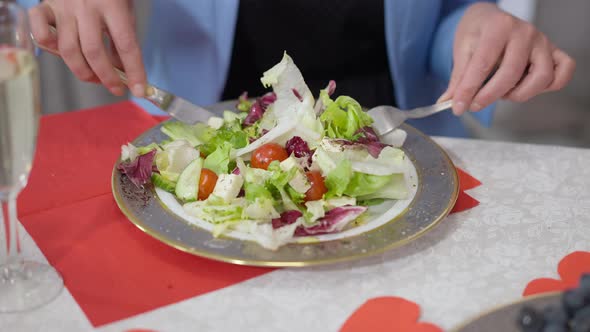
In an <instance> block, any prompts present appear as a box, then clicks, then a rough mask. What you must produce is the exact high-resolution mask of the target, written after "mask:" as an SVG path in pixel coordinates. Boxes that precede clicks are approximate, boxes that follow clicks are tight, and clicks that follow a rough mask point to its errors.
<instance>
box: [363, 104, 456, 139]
mask: <svg viewBox="0 0 590 332" xmlns="http://www.w3.org/2000/svg"><path fill="white" fill-rule="evenodd" d="M451 107H453V101H452V100H447V101H444V102H442V103H438V104H434V105H430V106H425V107H419V108H415V109H413V110H408V111H403V110H400V109H399V108H396V107H393V106H377V107H373V108H371V109H370V110H368V111H367V113H369V115H370V116H371V117H372V118H373V119H375V120H376V121H375V122H373V129H375V132H376V133H377V135H379V136H383V135H386V134H388V133H390V132H392V131H393V130H395V129H396V128H398V127H399V126H401V124H402V123H404V122H406V120H408V119H420V118H425V117H427V116H431V115H433V114H436V113H439V112H442V111H444V110H447V109H449V108H451Z"/></svg>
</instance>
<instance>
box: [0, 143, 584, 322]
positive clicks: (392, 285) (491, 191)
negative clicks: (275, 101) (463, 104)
mask: <svg viewBox="0 0 590 332" xmlns="http://www.w3.org/2000/svg"><path fill="white" fill-rule="evenodd" d="M436 140H437V142H438V143H440V144H441V145H442V146H443V147H444V148H445V149H446V150H447V151H448V152H449V154H450V155H451V158H452V159H453V161H454V162H455V163H456V164H457V166H459V167H462V168H463V169H465V170H466V171H468V172H469V173H470V174H472V175H473V176H475V177H476V178H478V179H479V180H481V181H482V182H483V185H482V186H480V187H478V188H476V189H473V190H471V191H469V192H468V193H469V194H470V195H471V196H473V197H475V198H476V199H477V200H479V201H480V202H481V205H480V206H478V207H476V208H474V209H472V210H469V211H466V212H462V213H458V214H454V215H451V216H449V217H448V218H447V219H446V220H445V221H443V222H442V223H441V224H440V225H439V226H438V227H436V228H435V229H434V230H432V231H431V232H429V233H428V234H427V235H426V236H424V237H422V238H420V239H418V240H417V241H415V242H413V243H411V244H409V245H407V246H405V247H402V248H399V249H396V250H393V251H391V252H388V253H386V254H384V255H381V256H378V257H373V258H369V259H365V260H361V261H357V262H353V263H346V264H339V265H333V266H327V267H318V268H304V269H282V270H277V271H274V272H271V273H269V274H266V275H263V276H260V277H257V278H254V279H252V280H250V281H246V282H243V283H240V284H237V285H235V286H231V287H228V288H225V289H222V290H219V291H215V292H213V293H209V294H206V295H203V296H199V297H196V298H193V299H189V300H186V301H183V302H180V303H177V304H173V305H170V306H167V307H163V308H160V309H157V310H154V311H151V312H148V313H145V314H142V315H139V316H136V317H132V318H129V319H126V320H123V321H119V322H115V323H112V324H109V325H106V326H102V327H100V328H98V329H96V330H97V331H104V332H106V331H116V332H122V331H125V330H127V329H131V328H149V329H154V330H157V331H159V332H167V331H306V332H311V331H336V330H338V328H339V327H340V326H341V325H342V324H343V323H344V322H345V321H346V319H347V318H348V317H349V316H350V315H351V314H352V313H353V312H354V310H355V309H357V308H358V307H359V306H360V305H361V304H363V303H364V302H365V301H366V300H368V299H370V298H373V297H379V296H400V297H404V298H406V299H408V300H411V301H414V302H416V303H418V304H419V305H420V306H421V307H422V320H423V321H427V322H431V323H434V324H436V325H438V326H440V327H442V328H443V329H449V328H452V327H454V326H457V325H458V324H460V323H461V322H463V321H464V320H466V319H469V318H470V317H472V316H474V315H476V314H478V313H479V312H481V311H483V310H486V309H489V308H491V307H494V306H496V305H499V304H502V303H507V302H511V301H513V300H515V299H518V298H519V297H521V294H522V291H523V289H524V287H525V286H526V284H527V283H528V282H529V281H530V280H532V279H534V278H537V277H542V276H545V277H558V276H557V272H556V267H557V263H558V262H559V260H560V259H561V258H562V257H563V256H565V255H566V254H568V253H571V252H573V251H576V250H585V251H590V150H582V149H572V148H563V147H553V146H535V145H524V144H512V143H499V142H485V141H476V140H466V139H450V138H437V139H436ZM25 248H28V250H29V251H28V252H27V253H26V254H28V255H30V256H34V257H35V258H37V259H44V258H43V256H42V255H41V253H40V252H39V250H38V248H37V247H36V246H35V245H34V243H33V242H32V241H31V239H30V238H29V237H28V236H27V238H26V239H25ZM146 273H158V271H146ZM87 330H93V328H92V326H91V325H90V323H89V322H88V320H87V319H86V317H85V316H84V314H83V312H82V311H81V309H80V307H78V305H77V304H76V302H75V301H74V299H73V298H72V296H71V295H70V293H69V292H68V291H67V290H65V291H64V292H63V293H62V294H61V295H60V297H59V298H58V299H57V300H56V301H54V302H52V303H51V304H49V305H47V306H45V307H43V308H41V309H38V310H35V311H32V312H28V313H23V314H4V315H2V314H0V331H3V332H4V331H10V332H18V331H87Z"/></svg>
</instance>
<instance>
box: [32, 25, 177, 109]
mask: <svg viewBox="0 0 590 332" xmlns="http://www.w3.org/2000/svg"><path fill="white" fill-rule="evenodd" d="M49 31H50V32H51V33H52V34H53V35H54V36H55V37H56V39H57V29H56V28H55V27H54V26H49ZM31 39H32V40H33V43H34V44H35V45H36V46H37V47H39V48H40V49H42V50H45V51H47V52H49V53H51V54H53V55H56V56H58V57H61V55H60V54H59V51H58V50H56V49H53V48H50V47H46V46H43V45H41V44H39V43H38V42H37V41H36V40H35V37H34V36H33V34H32V33H31ZM113 69H114V70H115V72H116V73H117V75H119V79H120V80H121V82H122V83H123V84H125V85H126V86H127V87H129V84H128V83H129V80H128V79H127V74H125V72H124V71H122V70H121V69H119V68H117V67H115V66H113ZM162 92H164V93H162ZM163 94H167V92H165V91H163V90H161V89H158V88H156V87H154V86H153V85H151V84H149V83H146V86H145V97H144V98H145V99H147V100H149V101H151V102H152V103H154V104H156V106H158V107H161V106H162V103H163V102H164V99H165V98H163V96H162V95H163Z"/></svg>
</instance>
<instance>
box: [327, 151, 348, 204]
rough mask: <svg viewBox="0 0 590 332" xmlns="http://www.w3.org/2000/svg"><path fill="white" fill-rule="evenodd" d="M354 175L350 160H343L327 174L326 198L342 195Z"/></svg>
mask: <svg viewBox="0 0 590 332" xmlns="http://www.w3.org/2000/svg"><path fill="white" fill-rule="evenodd" d="M352 175H353V171H352V166H351V163H350V160H347V159H345V160H343V161H342V162H340V163H339V164H338V165H337V166H336V168H334V169H333V170H332V171H330V173H328V175H327V176H326V180H325V182H326V188H327V189H328V192H326V194H325V197H326V198H332V197H340V196H342V194H344V191H346V188H347V187H348V184H349V183H350V181H351V178H352Z"/></svg>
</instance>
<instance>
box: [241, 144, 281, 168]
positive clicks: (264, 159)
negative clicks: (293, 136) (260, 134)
mask: <svg viewBox="0 0 590 332" xmlns="http://www.w3.org/2000/svg"><path fill="white" fill-rule="evenodd" d="M287 158H289V155H288V154H287V150H285V148H283V147H282V146H280V145H278V144H276V143H267V144H264V145H263V146H261V147H259V148H258V149H256V150H255V151H254V153H253V154H252V159H251V160H250V165H251V166H252V167H254V168H262V169H267V168H268V165H270V163H271V162H273V161H275V160H278V161H283V160H285V159H287Z"/></svg>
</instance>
